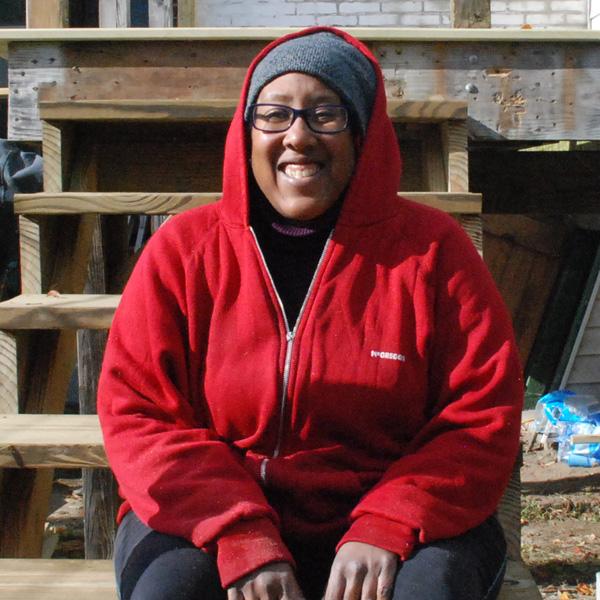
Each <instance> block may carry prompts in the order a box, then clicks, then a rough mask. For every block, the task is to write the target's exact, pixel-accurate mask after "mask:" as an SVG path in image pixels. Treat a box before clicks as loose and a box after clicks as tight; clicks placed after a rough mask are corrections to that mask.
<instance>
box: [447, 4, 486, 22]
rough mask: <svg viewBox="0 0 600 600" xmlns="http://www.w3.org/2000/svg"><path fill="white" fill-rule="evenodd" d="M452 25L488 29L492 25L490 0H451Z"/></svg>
mask: <svg viewBox="0 0 600 600" xmlns="http://www.w3.org/2000/svg"><path fill="white" fill-rule="evenodd" d="M450 21H451V24H452V27H456V28H463V29H478V28H482V29H487V28H489V27H491V26H492V11H491V7H490V0H450Z"/></svg>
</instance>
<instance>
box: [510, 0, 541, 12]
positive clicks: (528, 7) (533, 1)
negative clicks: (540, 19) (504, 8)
mask: <svg viewBox="0 0 600 600" xmlns="http://www.w3.org/2000/svg"><path fill="white" fill-rule="evenodd" d="M546 9H547V5H546V3H545V2H544V1H543V0H524V1H523V0H519V1H518V2H514V1H513V2H509V3H508V10H509V12H544V11H546Z"/></svg>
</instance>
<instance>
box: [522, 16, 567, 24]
mask: <svg viewBox="0 0 600 600" xmlns="http://www.w3.org/2000/svg"><path fill="white" fill-rule="evenodd" d="M527 22H528V23H529V24H530V25H533V26H534V27H535V26H539V25H542V26H545V25H564V24H565V23H566V20H565V15H564V14H562V13H550V14H541V15H527Z"/></svg>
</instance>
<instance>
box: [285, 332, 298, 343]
mask: <svg viewBox="0 0 600 600" xmlns="http://www.w3.org/2000/svg"><path fill="white" fill-rule="evenodd" d="M295 336H296V332H295V331H288V332H287V333H286V334H285V339H286V340H287V342H288V344H289V343H290V342H293V341H294V337H295Z"/></svg>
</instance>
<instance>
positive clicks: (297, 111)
mask: <svg viewBox="0 0 600 600" xmlns="http://www.w3.org/2000/svg"><path fill="white" fill-rule="evenodd" d="M259 106H274V107H276V108H285V109H286V110H289V111H291V113H292V120H291V121H290V124H289V125H288V126H287V127H286V128H285V129H261V128H260V127H257V126H256V118H255V117H256V109H257V108H258V107H259ZM318 108H343V109H344V112H345V113H346V122H345V123H344V127H343V128H342V129H336V130H335V131H319V130H317V129H314V128H313V127H312V126H311V124H310V121H309V119H308V118H306V117H307V116H308V115H309V114H310V113H311V111H315V110H316V109H318ZM248 109H249V112H250V122H251V124H252V127H254V129H257V130H258V131H262V132H264V133H284V132H285V131H288V129H291V127H292V125H293V124H294V123H295V122H296V119H297V118H298V117H302V118H303V119H304V122H305V123H306V126H307V127H308V128H309V129H310V130H311V131H312V132H313V133H318V134H324V135H335V134H337V133H342V132H344V131H346V130H347V129H348V128H349V127H350V111H349V110H348V107H347V106H345V105H344V104H318V105H317V106H311V107H310V108H293V107H292V106H288V105H287V104H276V103H270V102H257V103H255V104H251V105H250V106H249V107H248Z"/></svg>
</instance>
